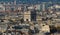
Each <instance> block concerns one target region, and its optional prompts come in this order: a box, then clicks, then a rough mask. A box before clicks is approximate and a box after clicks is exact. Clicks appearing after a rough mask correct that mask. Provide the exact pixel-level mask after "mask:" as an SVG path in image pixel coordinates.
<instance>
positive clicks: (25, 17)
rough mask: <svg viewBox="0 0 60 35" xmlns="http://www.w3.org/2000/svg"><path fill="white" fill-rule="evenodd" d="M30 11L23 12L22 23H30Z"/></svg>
mask: <svg viewBox="0 0 60 35" xmlns="http://www.w3.org/2000/svg"><path fill="white" fill-rule="evenodd" d="M30 14H31V11H26V12H24V21H31V15H30Z"/></svg>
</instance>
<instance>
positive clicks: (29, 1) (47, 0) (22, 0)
mask: <svg viewBox="0 0 60 35" xmlns="http://www.w3.org/2000/svg"><path fill="white" fill-rule="evenodd" d="M1 1H3V2H13V1H14V0H0V2H1ZM16 1H17V2H20V3H23V2H24V3H34V2H36V3H37V2H60V0H16Z"/></svg>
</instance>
